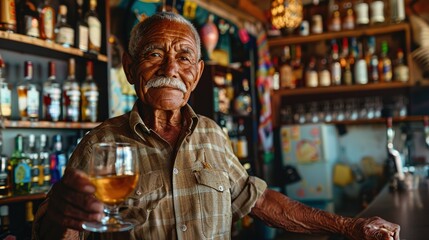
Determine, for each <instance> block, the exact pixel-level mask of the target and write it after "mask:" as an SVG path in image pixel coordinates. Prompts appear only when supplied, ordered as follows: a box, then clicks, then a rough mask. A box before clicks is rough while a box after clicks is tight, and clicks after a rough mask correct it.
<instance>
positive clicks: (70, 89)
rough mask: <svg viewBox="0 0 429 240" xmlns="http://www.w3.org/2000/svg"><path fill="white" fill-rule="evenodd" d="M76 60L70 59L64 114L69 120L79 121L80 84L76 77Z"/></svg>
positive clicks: (64, 89) (65, 85)
mask: <svg viewBox="0 0 429 240" xmlns="http://www.w3.org/2000/svg"><path fill="white" fill-rule="evenodd" d="M75 66H76V65H75V60H74V58H70V59H69V66H68V71H69V74H68V76H67V79H66V80H65V81H64V84H63V114H64V120H65V121H67V122H77V121H79V116H80V84H79V83H78V82H77V81H76V77H75Z"/></svg>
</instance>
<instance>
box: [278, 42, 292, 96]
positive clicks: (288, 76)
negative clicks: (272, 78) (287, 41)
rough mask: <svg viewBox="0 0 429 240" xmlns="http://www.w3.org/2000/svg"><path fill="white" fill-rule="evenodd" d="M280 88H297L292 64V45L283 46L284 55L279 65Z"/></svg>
mask: <svg viewBox="0 0 429 240" xmlns="http://www.w3.org/2000/svg"><path fill="white" fill-rule="evenodd" d="M279 73H280V88H295V79H294V76H293V71H292V66H291V56H290V47H289V46H285V47H284V48H283V56H282V57H281V64H280V67H279Z"/></svg>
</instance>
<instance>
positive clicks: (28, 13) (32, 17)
mask: <svg viewBox="0 0 429 240" xmlns="http://www.w3.org/2000/svg"><path fill="white" fill-rule="evenodd" d="M19 9H20V14H19V19H20V21H18V23H19V32H20V33H22V34H24V35H27V36H30V37H36V38H38V37H39V36H40V32H39V13H38V12H37V9H36V6H35V5H34V3H33V2H32V1H31V0H22V1H21V4H20V7H19Z"/></svg>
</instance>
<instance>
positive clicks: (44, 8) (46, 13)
mask: <svg viewBox="0 0 429 240" xmlns="http://www.w3.org/2000/svg"><path fill="white" fill-rule="evenodd" d="M55 16H56V13H55V9H54V7H53V6H52V3H51V0H44V1H42V2H41V4H40V5H39V20H40V23H39V31H40V38H41V39H44V40H47V41H52V42H54V41H55V32H54V31H55Z"/></svg>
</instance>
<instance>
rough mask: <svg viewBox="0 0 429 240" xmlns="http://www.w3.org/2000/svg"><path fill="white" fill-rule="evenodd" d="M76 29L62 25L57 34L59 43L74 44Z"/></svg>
mask: <svg viewBox="0 0 429 240" xmlns="http://www.w3.org/2000/svg"><path fill="white" fill-rule="evenodd" d="M73 42H74V29H73V28H70V27H62V28H60V29H59V31H58V34H57V43H59V44H62V45H65V46H73Z"/></svg>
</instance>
